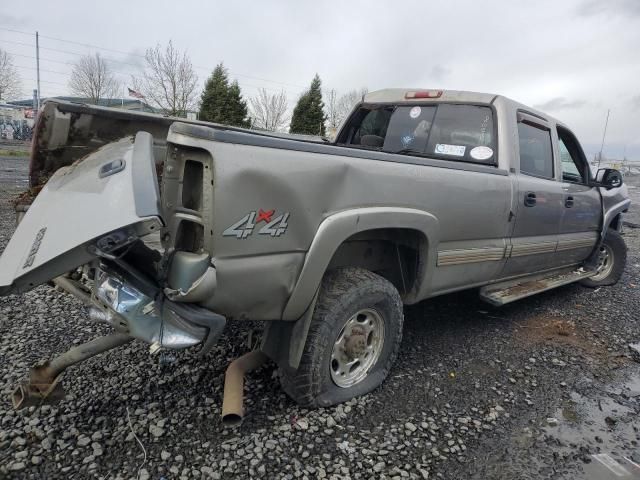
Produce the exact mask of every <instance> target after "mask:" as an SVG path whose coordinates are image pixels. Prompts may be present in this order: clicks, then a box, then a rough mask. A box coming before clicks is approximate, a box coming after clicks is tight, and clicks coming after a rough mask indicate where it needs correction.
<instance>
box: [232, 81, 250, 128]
mask: <svg viewBox="0 0 640 480" xmlns="http://www.w3.org/2000/svg"><path fill="white" fill-rule="evenodd" d="M227 93H228V104H227V107H228V112H227V115H226V117H227V125H233V126H236V127H247V128H248V127H249V126H250V125H251V123H250V121H249V110H248V108H247V102H246V101H245V100H244V99H243V98H242V92H241V91H240V85H238V81H237V80H234V81H233V82H232V83H231V85H230V86H229V90H228V91H227Z"/></svg>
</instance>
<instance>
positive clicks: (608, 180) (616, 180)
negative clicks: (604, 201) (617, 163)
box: [596, 168, 622, 190]
mask: <svg viewBox="0 0 640 480" xmlns="http://www.w3.org/2000/svg"><path fill="white" fill-rule="evenodd" d="M596 183H597V186H598V187H604V188H606V189H607V190H608V189H610V188H618V187H620V186H622V173H620V171H619V170H616V169H615V168H601V169H600V170H598V172H597V173H596Z"/></svg>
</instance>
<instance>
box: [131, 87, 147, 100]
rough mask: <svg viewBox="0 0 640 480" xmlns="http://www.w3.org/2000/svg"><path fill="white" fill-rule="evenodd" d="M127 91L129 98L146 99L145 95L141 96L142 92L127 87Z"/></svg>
mask: <svg viewBox="0 0 640 480" xmlns="http://www.w3.org/2000/svg"><path fill="white" fill-rule="evenodd" d="M127 89H128V90H129V96H130V97H136V98H145V97H144V95H143V94H141V93H140V92H138V91H136V90H134V89H132V88H129V87H127Z"/></svg>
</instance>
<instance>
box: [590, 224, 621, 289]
mask: <svg viewBox="0 0 640 480" xmlns="http://www.w3.org/2000/svg"><path fill="white" fill-rule="evenodd" d="M601 251H603V253H604V252H607V253H608V255H609V260H611V257H613V260H612V263H611V265H610V267H607V268H606V269H605V272H604V274H600V275H596V276H595V277H590V278H585V279H584V280H581V282H580V283H581V284H582V285H584V286H585V287H589V288H597V287H604V286H609V285H615V284H616V283H618V280H620V277H622V274H623V273H624V267H625V265H626V263H627V244H626V243H625V241H624V238H622V235H620V233H618V232H617V231H616V230H613V229H611V228H610V229H609V230H608V231H607V236H606V237H604V242H603V244H602V247H601Z"/></svg>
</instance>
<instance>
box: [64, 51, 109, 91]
mask: <svg viewBox="0 0 640 480" xmlns="http://www.w3.org/2000/svg"><path fill="white" fill-rule="evenodd" d="M69 89H70V90H71V91H72V92H73V93H74V94H75V95H78V96H82V97H86V98H88V99H89V101H90V102H91V103H96V104H97V103H98V102H100V100H101V99H103V98H113V97H115V96H116V95H117V93H118V89H119V85H118V81H117V80H116V78H115V76H114V75H113V73H112V72H111V69H110V68H109V65H107V62H106V61H105V59H104V58H102V57H101V56H100V54H99V53H96V54H95V55H85V56H83V57H80V59H79V60H78V61H77V62H76V64H75V65H74V66H73V70H71V78H70V79H69Z"/></svg>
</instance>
